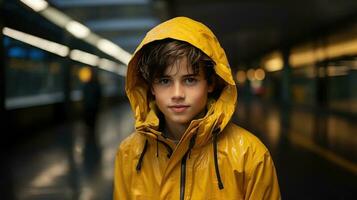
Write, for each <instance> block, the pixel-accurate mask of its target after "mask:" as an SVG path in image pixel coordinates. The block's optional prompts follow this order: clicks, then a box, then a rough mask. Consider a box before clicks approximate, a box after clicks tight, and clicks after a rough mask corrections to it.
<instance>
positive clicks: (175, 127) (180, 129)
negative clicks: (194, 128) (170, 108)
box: [165, 121, 188, 141]
mask: <svg viewBox="0 0 357 200" xmlns="http://www.w3.org/2000/svg"><path fill="white" fill-rule="evenodd" d="M187 126H188V125H186V124H176V123H175V124H174V123H170V122H168V121H166V123H165V132H166V134H167V136H168V137H169V138H170V139H172V140H176V141H179V140H180V139H181V137H182V135H183V134H184V133H185V131H186V129H187Z"/></svg>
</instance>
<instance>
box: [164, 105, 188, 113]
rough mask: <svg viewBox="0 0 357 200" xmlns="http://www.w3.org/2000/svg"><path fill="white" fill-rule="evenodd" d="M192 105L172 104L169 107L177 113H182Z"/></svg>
mask: <svg viewBox="0 0 357 200" xmlns="http://www.w3.org/2000/svg"><path fill="white" fill-rule="evenodd" d="M189 107H190V106H188V105H172V106H169V109H170V110H172V111H173V112H175V113H182V112H185V111H186V110H187V109H188V108H189Z"/></svg>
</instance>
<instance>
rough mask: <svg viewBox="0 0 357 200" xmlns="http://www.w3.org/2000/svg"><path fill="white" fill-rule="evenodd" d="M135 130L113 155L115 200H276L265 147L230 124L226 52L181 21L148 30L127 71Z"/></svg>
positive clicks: (202, 30)
mask: <svg viewBox="0 0 357 200" xmlns="http://www.w3.org/2000/svg"><path fill="white" fill-rule="evenodd" d="M126 92H127V95H128V98H129V101H130V104H131V107H132V110H133V112H134V114H135V120H136V122H135V132H134V133H133V134H131V135H130V136H129V137H128V138H126V139H125V140H124V141H123V142H122V143H121V144H120V147H119V149H118V152H117V155H116V161H115V177H114V199H116V200H118V199H120V200H121V199H180V200H183V199H194V200H196V199H202V200H206V199H254V200H260V199H269V200H275V199H280V191H279V185H278V181H277V177H276V172H275V168H274V164H273V161H272V159H271V157H270V154H269V152H268V150H267V149H266V147H265V146H264V145H263V144H262V143H261V142H260V141H259V139H257V138H256V137H255V136H253V135H252V134H251V133H249V132H248V131H246V130H244V129H242V128H240V127H238V126H237V125H235V124H233V123H231V122H230V119H231V117H232V115H233V113H234V109H235V107H236V98H237V91H236V86H235V83H234V81H233V78H232V74H231V70H230V68H229V64H228V61H227V58H226V56H225V53H224V50H223V49H222V48H221V47H220V45H219V43H218V41H217V39H216V37H215V36H214V34H213V33H212V32H211V31H210V30H209V29H208V28H207V27H206V26H205V25H203V24H201V23H199V22H196V21H194V20H191V19H189V18H186V17H177V18H174V19H171V20H169V21H166V22H164V23H162V24H160V25H158V26H156V27H155V28H153V29H152V30H151V31H149V32H148V33H147V35H146V37H145V38H144V39H143V41H142V43H141V44H140V45H139V47H138V48H137V50H136V52H135V53H134V55H133V58H132V59H131V61H130V62H129V65H128V73H127V80H126Z"/></svg>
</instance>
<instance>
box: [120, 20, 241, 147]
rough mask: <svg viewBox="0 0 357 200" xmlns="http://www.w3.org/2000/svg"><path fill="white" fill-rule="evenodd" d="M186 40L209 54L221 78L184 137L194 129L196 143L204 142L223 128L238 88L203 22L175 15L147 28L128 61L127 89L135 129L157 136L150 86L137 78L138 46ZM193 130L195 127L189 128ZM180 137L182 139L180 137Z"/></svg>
mask: <svg viewBox="0 0 357 200" xmlns="http://www.w3.org/2000/svg"><path fill="white" fill-rule="evenodd" d="M167 38H171V39H176V40H180V41H186V42H188V43H190V44H191V45H193V46H195V47H197V48H198V49H200V50H201V51H203V52H204V53H205V54H206V55H208V56H209V57H210V58H211V59H212V60H213V61H214V63H215V65H214V70H215V72H216V74H217V75H218V76H219V77H220V78H221V79H222V80H223V81H224V88H223V90H222V92H221V94H220V96H219V98H218V99H215V100H211V101H209V103H208V105H207V109H208V111H207V113H206V115H205V116H204V117H203V118H201V119H198V120H193V121H192V122H191V124H190V126H189V127H188V130H187V131H186V132H185V134H184V135H183V137H182V138H183V139H185V138H186V139H187V138H190V137H191V136H192V134H193V132H195V133H198V135H196V144H198V145H200V144H204V143H206V142H207V141H208V140H209V139H210V137H211V134H210V133H211V132H212V130H217V128H219V130H223V129H224V128H225V127H226V125H227V124H228V122H229V120H230V119H231V117H232V115H233V113H234V110H235V107H236V99H237V89H236V85H235V82H234V80H233V76H232V73H231V69H230V66H229V63H228V60H227V57H226V54H225V52H224V50H223V49H222V47H221V46H220V44H219V43H218V40H217V38H216V36H215V35H214V34H213V33H212V31H211V30H210V29H209V28H208V27H206V26H205V25H204V24H202V23H200V22H197V21H194V20H192V19H189V18H186V17H176V18H173V19H171V20H168V21H166V22H164V23H162V24H160V25H158V26H156V27H155V28H153V29H152V30H151V31H149V32H148V33H147V34H146V36H145V38H144V39H143V40H142V42H141V44H140V45H139V46H138V47H137V49H136V51H135V53H134V55H133V57H132V59H131V60H130V62H129V64H128V71H127V76H126V77H127V78H126V93H127V96H128V98H129V101H130V105H131V108H132V110H133V112H134V117H135V128H136V130H137V131H138V132H143V133H145V134H147V135H149V136H150V135H151V136H153V137H157V134H161V133H160V132H159V131H158V128H159V118H158V116H157V109H156V107H155V103H154V102H148V95H147V93H148V92H150V88H149V86H148V85H147V84H146V83H145V82H144V81H143V80H142V79H140V78H139V77H140V75H139V74H138V73H140V72H139V69H138V64H137V63H138V59H139V56H140V50H141V49H142V48H143V47H144V46H145V45H147V44H148V43H151V42H153V41H157V40H163V39H167ZM192 130H196V131H192ZM183 139H181V140H183Z"/></svg>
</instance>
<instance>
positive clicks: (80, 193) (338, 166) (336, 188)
mask: <svg viewBox="0 0 357 200" xmlns="http://www.w3.org/2000/svg"><path fill="white" fill-rule="evenodd" d="M234 121H235V122H236V123H238V124H240V125H241V126H243V127H245V128H247V129H249V130H251V131H252V132H253V133H255V134H256V135H257V136H258V137H260V138H261V139H262V141H263V142H264V143H265V144H266V145H267V146H268V148H269V149H270V151H271V153H272V156H273V159H274V161H275V165H276V168H277V172H278V176H279V182H280V187H281V192H282V197H283V199H289V200H291V199H355V198H356V196H357V174H356V173H357V172H356V169H357V167H356V163H357V152H356V149H357V148H356V146H357V136H356V133H357V127H356V126H357V125H356V123H355V122H354V123H353V122H352V121H351V120H348V119H344V118H341V117H337V116H322V115H316V114H314V113H311V112H308V111H301V110H300V111H299V110H286V109H278V108H276V107H274V106H272V105H268V106H267V105H265V106H263V105H262V104H260V103H259V102H252V103H251V104H249V105H248V104H244V103H242V102H240V104H239V105H238V109H237V112H236V113H235V116H234ZM132 131H133V119H132V113H131V111H130V107H129V104H128V103H127V102H124V103H121V104H119V105H116V106H114V107H113V108H110V109H107V110H104V111H103V112H101V114H100V116H99V118H98V122H97V126H96V129H95V132H94V133H93V132H90V131H88V128H87V127H86V126H85V125H84V124H83V122H82V121H75V122H72V123H71V124H63V125H60V126H57V127H52V129H50V130H44V131H43V132H39V133H36V134H35V136H36V137H34V138H32V139H31V140H30V141H28V142H27V143H25V144H23V145H22V146H19V147H17V148H16V150H15V151H14V152H12V154H11V155H8V159H7V160H6V164H5V165H2V168H1V169H2V171H1V175H2V176H3V177H2V179H1V180H0V182H2V183H3V184H2V185H6V188H5V189H6V190H2V191H6V193H7V195H6V196H5V194H4V195H2V196H1V197H0V199H19V200H32V199H33V200H35V199H36V200H42V199H43V200H45V199H46V200H48V199H50V200H52V199H54V200H56V199H59V200H67V199H68V200H71V199H75V200H77V199H79V200H91V199H100V200H102V199H103V200H109V199H112V179H113V162H114V156H115V152H116V148H117V145H118V144H119V142H120V141H121V140H122V139H123V138H125V137H126V136H127V135H128V134H129V133H131V132H132ZM10 158H11V159H10ZM3 159H6V158H3ZM4 183H5V184H4Z"/></svg>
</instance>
